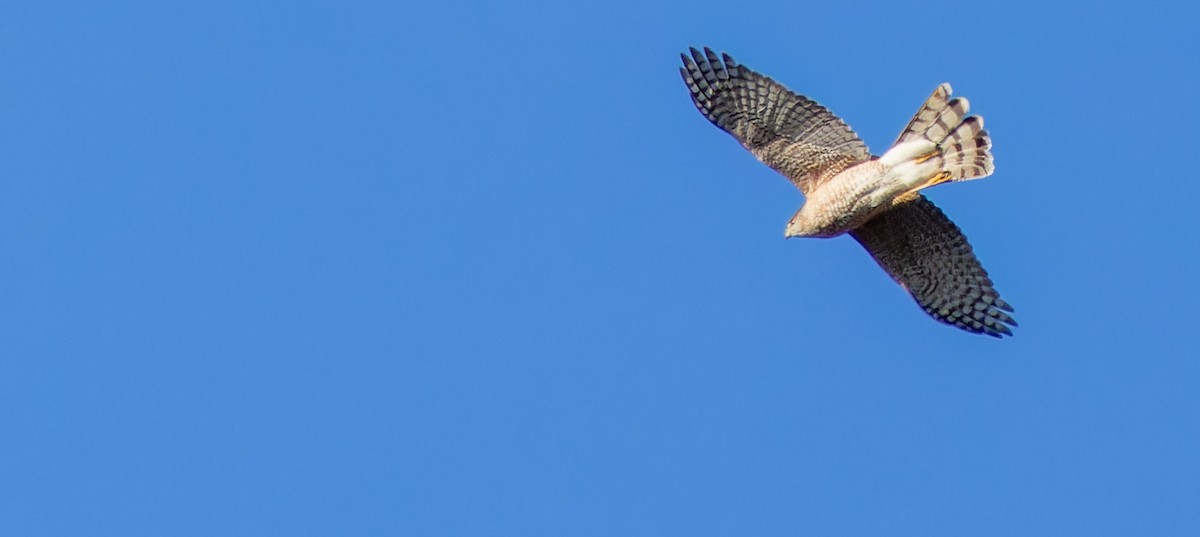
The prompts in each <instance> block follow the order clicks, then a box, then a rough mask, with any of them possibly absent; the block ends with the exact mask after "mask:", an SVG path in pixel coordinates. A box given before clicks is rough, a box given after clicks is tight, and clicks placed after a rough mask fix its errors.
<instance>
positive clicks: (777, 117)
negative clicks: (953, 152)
mask: <svg viewBox="0 0 1200 537" xmlns="http://www.w3.org/2000/svg"><path fill="white" fill-rule="evenodd" d="M681 57H682V58H683V67H682V68H680V69H679V72H680V73H681V74H682V75H683V81H684V82H685V83H687V87H688V90H690V91H691V93H692V102H694V103H695V104H696V108H698V109H699V110H700V113H701V114H704V117H706V118H708V120H709V121H711V122H712V123H713V124H714V125H716V126H718V127H720V128H721V129H723V130H725V132H728V133H729V134H732V135H733V136H734V138H737V139H738V141H739V142H741V143H742V145H743V146H745V147H746V149H749V150H750V152H751V153H753V154H754V156H756V157H758V159H759V160H761V161H762V162H763V163H765V164H766V165H768V166H770V167H771V168H774V169H775V170H776V171H778V172H779V173H782V174H783V175H784V176H786V177H787V178H788V179H789V180H790V181H791V182H792V183H794V184H795V185H796V186H797V187H798V188H799V189H800V191H801V192H804V193H805V194H808V193H809V192H811V191H812V190H814V189H815V188H816V187H817V186H818V185H820V184H821V183H822V182H824V181H825V180H827V179H829V178H830V177H833V176H834V175H836V174H837V173H838V172H840V171H842V170H844V169H846V168H848V167H850V166H852V165H854V164H857V163H859V162H863V161H865V160H868V159H870V158H871V153H870V151H868V150H867V145H866V144H864V143H863V141H862V140H860V139H859V138H858V135H856V134H854V131H853V130H851V129H850V127H849V126H848V125H846V122H844V121H842V120H841V119H840V118H838V117H837V116H835V115H833V113H832V112H830V111H829V110H827V109H826V108H825V107H823V106H821V105H819V104H817V103H816V102H814V101H812V100H811V99H808V98H806V97H804V96H802V95H797V94H795V93H792V92H791V91H789V90H788V89H787V88H785V87H783V85H781V84H779V83H778V82H775V81H774V80H771V79H770V78H768V77H766V76H763V75H761V74H758V73H756V72H754V71H751V70H750V69H747V68H745V67H743V66H741V65H738V64H737V63H736V62H734V61H733V58H731V57H729V55H728V54H722V57H721V58H718V57H717V54H716V53H715V52H713V51H712V49H709V48H705V49H704V52H703V53H701V52H700V51H699V50H696V49H694V48H693V49H691V56H690V57H689V56H688V55H687V54H682V55H681Z"/></svg>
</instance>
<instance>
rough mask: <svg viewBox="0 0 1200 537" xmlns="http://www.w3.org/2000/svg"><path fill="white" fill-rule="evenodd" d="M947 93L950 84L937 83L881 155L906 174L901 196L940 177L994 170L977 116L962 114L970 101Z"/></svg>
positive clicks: (967, 177)
mask: <svg viewBox="0 0 1200 537" xmlns="http://www.w3.org/2000/svg"><path fill="white" fill-rule="evenodd" d="M950 93H951V90H950V84H942V85H940V86H938V87H937V89H936V90H934V92H933V94H932V95H930V96H929V99H927V100H926V101H925V104H924V105H922V106H921V109H920V110H918V111H917V113H916V115H914V116H913V118H912V120H911V121H909V123H908V126H907V127H905V129H904V132H902V133H900V137H899V138H897V139H896V143H895V144H894V145H893V146H892V149H890V150H889V151H888V152H887V153H885V154H884V155H883V161H884V162H885V163H886V164H888V165H892V166H895V167H896V169H897V170H903V172H902V175H904V176H906V177H903V178H902V182H903V183H904V184H905V185H906V186H907V187H908V188H906V189H904V190H903V191H902V192H903V193H902V195H901V196H902V197H903V196H904V195H909V194H912V193H914V192H916V191H918V190H921V189H924V188H929V187H931V186H934V185H937V184H940V183H944V182H946V181H969V180H971V179H981V178H984V177H987V176H989V175H991V174H992V172H993V171H994V170H995V165H994V164H993V163H992V152H991V148H992V139H991V136H989V135H988V132H987V131H986V130H984V128H983V118H982V117H980V116H970V117H968V116H967V113H968V112H970V110H971V104H970V102H969V101H967V99H965V98H962V97H955V98H953V99H951V98H950ZM909 175H913V176H909Z"/></svg>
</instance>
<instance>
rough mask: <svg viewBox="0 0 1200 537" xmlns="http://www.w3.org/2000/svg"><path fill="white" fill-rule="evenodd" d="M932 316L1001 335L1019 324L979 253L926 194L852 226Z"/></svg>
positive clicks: (865, 245) (868, 248) (971, 330)
mask: <svg viewBox="0 0 1200 537" xmlns="http://www.w3.org/2000/svg"><path fill="white" fill-rule="evenodd" d="M850 235H852V236H853V237H854V238H855V240H857V241H858V242H859V244H862V245H863V247H864V248H866V249H867V252H869V253H870V254H871V256H872V257H874V258H875V261H877V262H878V263H879V266H881V267H883V270H885V271H887V273H888V274H890V275H891V276H892V279H894V280H896V282H897V283H899V284H900V285H901V286H902V287H904V289H906V290H907V291H908V292H909V293H910V294H912V296H913V298H915V299H916V300H917V304H920V306H921V308H922V309H924V310H925V312H926V313H928V314H929V315H930V316H932V317H933V318H934V319H937V320H939V321H941V322H943V323H946V324H951V325H954V326H957V327H959V328H961V329H963V330H966V331H968V332H973V333H976V334H987V335H989V336H995V337H1001V336H1002V335H1008V336H1011V335H1012V331H1011V330H1010V329H1009V327H1010V326H1017V322H1016V321H1015V320H1013V318H1012V317H1010V316H1009V315H1008V314H1007V313H1005V312H1011V311H1012V306H1009V305H1008V303H1006V302H1004V300H1001V299H1000V293H997V292H996V290H995V289H993V288H992V280H991V279H990V278H988V274H987V271H986V270H984V269H983V265H980V264H979V259H977V258H976V257H975V253H974V252H973V251H972V250H971V245H970V244H968V243H967V237H966V236H964V235H963V233H962V231H961V230H959V229H958V226H956V225H954V222H951V221H950V219H949V218H946V215H945V214H943V213H942V211H941V210H940V209H938V208H937V207H936V206H934V204H933V203H932V202H930V201H929V200H928V199H925V197H924V196H917V198H916V199H914V200H913V201H910V202H907V203H904V204H901V205H898V206H896V207H895V208H893V209H892V210H890V211H888V212H885V213H883V214H880V215H879V216H876V217H875V218H872V219H871V220H870V221H868V222H867V223H866V224H864V225H863V226H862V227H860V228H858V229H855V230H853V231H851V232H850Z"/></svg>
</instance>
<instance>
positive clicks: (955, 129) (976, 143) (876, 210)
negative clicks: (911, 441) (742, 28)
mask: <svg viewBox="0 0 1200 537" xmlns="http://www.w3.org/2000/svg"><path fill="white" fill-rule="evenodd" d="M680 56H681V57H682V58H683V67H682V68H680V69H679V72H680V74H682V75H683V81H684V82H685V83H686V84H687V87H688V90H689V91H690V92H691V96H692V102H693V103H695V105H696V108H697V109H699V110H700V113H701V114H703V115H704V117H706V118H708V120H709V121H710V122H712V123H713V124H714V125H716V126H717V127H720V128H721V129H722V130H724V131H725V132H728V133H729V134H731V135H733V137H734V138H737V140H738V141H739V142H741V144H742V146H743V147H745V148H746V149H748V150H749V151H750V152H751V153H752V154H754V156H755V157H757V158H758V160H760V161H762V162H763V163H764V164H766V165H767V166H770V167H771V168H773V169H774V170H775V171H777V172H779V173H781V174H783V176H784V177H786V178H787V179H788V180H789V181H791V182H792V183H793V184H794V185H796V187H797V188H799V189H800V192H801V193H803V194H804V198H805V202H804V204H803V205H802V206H801V207H800V210H799V211H797V212H796V214H795V215H794V216H792V219H791V220H790V221H788V225H787V229H786V231H785V233H784V236H785V237H787V238H791V237H823V238H828V237H836V236H839V235H841V234H843V233H849V234H850V236H851V237H854V239H855V240H857V241H858V243H859V244H861V245H862V246H863V247H864V248H866V250H867V252H868V253H870V254H871V256H872V257H873V258H874V259H875V261H876V262H878V263H879V266H880V267H882V268H883V270H884V271H886V272H887V273H888V274H889V275H890V276H891V277H892V279H893V280H895V281H896V283H899V284H900V286H901V287H903V288H904V289H905V290H906V291H908V292H909V294H911V295H912V297H913V298H914V299H915V300H916V301H917V304H919V305H920V306H921V308H922V309H923V310H925V312H926V313H928V314H929V315H930V316H931V317H933V318H934V319H936V320H938V321H941V322H943V323H946V324H949V325H952V326H956V327H958V328H961V329H963V330H966V331H968V332H972V333H976V334H987V335H989V336H994V337H997V338H998V337H1002V336H1006V335H1007V336H1011V335H1012V330H1011V329H1010V327H1015V326H1017V322H1016V321H1015V320H1013V318H1012V317H1011V316H1009V315H1008V313H1011V312H1012V311H1013V309H1012V306H1010V305H1008V303H1006V302H1005V301H1004V300H1002V299H1001V298H1000V294H999V293H997V292H996V290H995V289H994V288H993V287H992V280H991V279H990V278H989V277H988V273H987V271H986V270H984V269H983V266H982V265H981V264H980V263H979V260H978V259H977V258H976V257H975V254H974V252H973V251H972V250H971V245H970V244H968V243H967V238H966V236H964V235H963V233H962V231H961V230H959V229H958V226H956V225H954V222H951V221H950V219H949V218H947V217H946V215H945V214H943V213H942V211H941V210H940V209H938V208H937V207H936V206H934V204H933V203H932V202H930V201H929V200H928V199H926V198H925V196H924V195H922V194H921V193H920V191H921V190H924V189H926V188H929V187H931V186H934V185H938V184H941V183H945V182H957V181H968V180H971V179H980V178H983V177H987V176H989V175H991V174H992V171H993V170H994V166H993V165H992V154H991V151H990V149H991V147H992V143H991V138H990V137H989V135H988V132H987V131H986V130H984V128H983V118H982V117H979V116H977V115H975V116H968V115H967V112H968V111H969V109H970V105H969V103H968V102H967V100H966V99H964V98H962V97H955V98H950V94H951V90H950V85H949V84H942V85H940V86H938V88H937V89H936V90H934V92H933V95H930V96H929V99H927V100H926V101H925V104H923V105H922V106H921V109H920V110H918V111H917V114H916V115H915V116H913V118H912V120H911V121H909V123H908V126H907V127H905V129H904V131H903V132H901V133H900V137H899V138H897V139H896V142H895V143H894V144H892V147H891V148H890V149H888V150H887V151H885V152H884V153H883V155H882V156H875V155H872V154H871V152H870V151H868V150H867V145H866V144H865V143H863V141H862V140H860V139H859V138H858V135H856V134H855V133H854V131H853V130H851V129H850V127H849V126H848V125H846V123H845V122H844V121H842V120H841V118H838V117H837V116H835V115H834V114H833V113H832V112H830V111H829V110H828V109H826V108H825V107H823V106H821V105H819V104H817V103H816V102H814V101H813V100H811V99H809V98H807V97H804V96H802V95H798V94H796V93H793V92H791V91H789V90H788V89H787V88H785V87H783V85H781V84H779V83H778V82H775V81H774V80H771V79H770V78H769V77H766V76H764V75H761V74H759V73H756V72H754V71H752V70H750V69H747V68H746V67H743V66H742V65H739V64H738V63H737V62H735V61H734V60H733V58H731V57H730V56H729V55H728V54H722V55H721V56H720V57H718V56H717V54H716V53H715V52H713V50H712V49H710V48H707V47H706V48H705V49H704V51H703V52H701V51H699V50H696V49H695V48H692V49H691V55H690V56H689V55H688V54H681V55H680Z"/></svg>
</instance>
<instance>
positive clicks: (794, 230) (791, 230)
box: [783, 211, 809, 239]
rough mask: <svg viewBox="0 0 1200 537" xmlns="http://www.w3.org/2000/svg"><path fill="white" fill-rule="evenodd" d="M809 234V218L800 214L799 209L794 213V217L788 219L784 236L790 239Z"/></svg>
mask: <svg viewBox="0 0 1200 537" xmlns="http://www.w3.org/2000/svg"><path fill="white" fill-rule="evenodd" d="M808 234H809V230H808V222H807V219H806V218H804V217H803V216H801V215H800V212H799V211H797V212H796V214H794V215H792V219H791V220H788V225H787V229H785V230H783V238H785V239H790V238H792V237H804V236H806V235H808Z"/></svg>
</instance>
